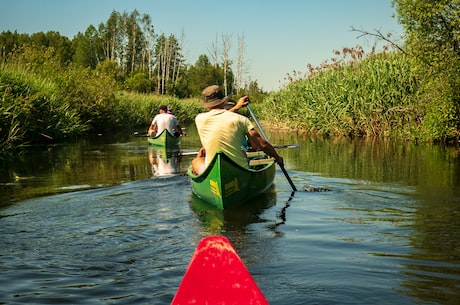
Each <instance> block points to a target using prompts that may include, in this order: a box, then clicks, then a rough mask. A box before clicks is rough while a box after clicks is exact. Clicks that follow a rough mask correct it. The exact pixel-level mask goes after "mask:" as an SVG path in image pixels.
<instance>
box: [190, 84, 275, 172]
mask: <svg viewBox="0 0 460 305" xmlns="http://www.w3.org/2000/svg"><path fill="white" fill-rule="evenodd" d="M247 99H248V97H247V96H243V97H241V98H240V99H239V100H238V103H237V105H236V106H235V107H236V108H235V107H234V108H235V109H234V110H235V111H237V110H238V109H240V108H241V107H244V106H245V105H247V104H248V102H247ZM201 101H202V103H203V107H204V108H206V109H208V112H205V113H200V114H198V115H197V116H196V118H195V124H196V127H197V130H198V135H199V136H200V141H201V144H202V146H203V147H202V149H200V151H199V153H198V154H197V156H196V158H195V159H193V160H192V169H193V172H194V173H195V174H200V173H202V172H203V171H204V169H205V168H206V166H207V165H208V164H209V163H210V162H211V160H212V158H213V157H214V155H215V154H216V152H217V151H223V152H224V153H225V154H226V155H227V156H229V157H230V158H231V159H232V160H233V161H234V162H235V163H237V164H238V165H240V166H241V167H244V168H247V167H248V163H247V158H246V152H245V151H243V150H242V149H241V141H242V138H243V136H244V135H247V136H248V140H249V143H250V144H251V146H252V147H254V148H257V149H260V150H263V151H264V152H265V153H267V154H268V155H269V156H271V157H273V158H275V161H276V162H278V163H279V164H280V165H283V162H284V161H283V157H281V156H280V155H278V153H277V152H276V151H275V149H274V148H273V146H272V145H271V144H270V143H268V142H267V141H266V140H265V139H264V138H262V137H261V136H260V134H259V133H258V132H257V131H256V130H255V129H254V126H253V125H252V123H251V121H250V120H249V119H248V118H247V117H245V116H243V115H239V114H237V113H235V112H231V111H227V110H225V108H224V107H225V102H226V98H225V97H224V95H223V94H222V91H221V90H220V88H219V87H218V86H216V85H213V86H209V87H207V88H206V89H204V90H203V92H202V95H201Z"/></svg>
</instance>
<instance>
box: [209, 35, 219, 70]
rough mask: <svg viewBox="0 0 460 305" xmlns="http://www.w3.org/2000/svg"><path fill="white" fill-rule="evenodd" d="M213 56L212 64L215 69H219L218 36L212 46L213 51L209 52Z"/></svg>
mask: <svg viewBox="0 0 460 305" xmlns="http://www.w3.org/2000/svg"><path fill="white" fill-rule="evenodd" d="M209 53H210V54H211V63H212V65H213V66H214V68H217V62H218V61H219V44H218V43H217V34H216V40H215V41H214V42H213V43H212V44H211V50H210V52H209Z"/></svg>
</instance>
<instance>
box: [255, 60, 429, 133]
mask: <svg viewBox="0 0 460 305" xmlns="http://www.w3.org/2000/svg"><path fill="white" fill-rule="evenodd" d="M417 88H418V87H417V82H416V79H415V78H414V75H413V74H412V72H411V60H410V58H408V57H406V56H404V55H403V54H401V53H394V52H391V53H380V54H377V55H372V56H369V57H367V58H366V59H364V60H362V61H359V62H358V61H351V62H349V63H347V64H346V65H343V64H340V65H335V64H332V65H330V66H329V67H328V68H326V67H324V68H323V69H322V70H318V71H316V72H314V74H312V75H310V76H309V77H308V78H301V79H299V80H293V81H292V82H291V83H290V84H288V85H287V86H286V88H284V89H283V90H281V91H279V92H277V93H272V94H270V96H269V97H268V98H267V99H266V100H265V101H264V103H263V104H262V105H261V106H259V107H260V108H261V113H263V114H264V117H266V118H270V121H271V122H272V123H277V124H278V125H279V126H283V127H288V128H291V129H300V130H303V131H306V132H310V133H317V134H323V135H344V136H393V137H403V138H410V137H411V136H412V133H413V132H414V131H416V130H417V128H418V127H417V125H418V124H419V123H420V118H421V115H422V114H421V112H420V109H419V106H418V103H417V101H416V99H415V98H414V97H415V94H416V92H417ZM274 107H276V109H277V111H276V112H275V113H274V112H273V111H272V109H273V108H274Z"/></svg>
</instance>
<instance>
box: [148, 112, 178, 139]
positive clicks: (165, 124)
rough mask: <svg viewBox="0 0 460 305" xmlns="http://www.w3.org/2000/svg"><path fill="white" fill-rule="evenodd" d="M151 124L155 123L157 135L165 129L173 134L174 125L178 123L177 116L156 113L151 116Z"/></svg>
mask: <svg viewBox="0 0 460 305" xmlns="http://www.w3.org/2000/svg"><path fill="white" fill-rule="evenodd" d="M152 124H153V125H155V124H156V125H157V128H158V131H157V135H159V134H160V133H161V132H162V131H163V130H165V129H166V130H167V131H169V133H170V134H174V127H175V126H177V125H179V123H178V121H177V118H176V117H175V116H173V115H172V114H168V113H160V114H157V115H156V116H155V117H154V118H153V121H152Z"/></svg>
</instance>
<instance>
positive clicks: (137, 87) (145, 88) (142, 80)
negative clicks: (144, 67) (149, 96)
mask: <svg viewBox="0 0 460 305" xmlns="http://www.w3.org/2000/svg"><path fill="white" fill-rule="evenodd" d="M125 89H126V90H129V91H136V92H139V93H149V92H153V89H154V84H153V82H152V81H151V80H150V79H149V78H148V77H147V75H145V73H136V74H134V75H133V76H132V77H130V78H128V79H127V80H126V81H125Z"/></svg>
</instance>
